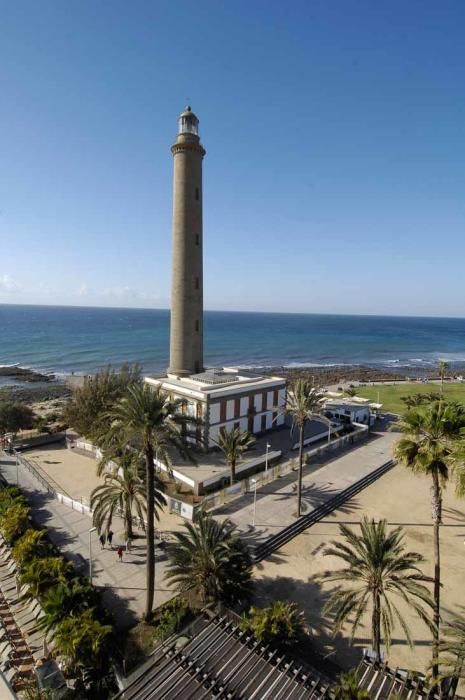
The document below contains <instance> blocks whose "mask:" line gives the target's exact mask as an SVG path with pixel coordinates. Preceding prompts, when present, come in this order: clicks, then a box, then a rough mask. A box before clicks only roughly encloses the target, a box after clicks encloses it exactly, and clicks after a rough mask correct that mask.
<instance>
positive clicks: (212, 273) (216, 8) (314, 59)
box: [0, 0, 465, 316]
mask: <svg viewBox="0 0 465 700" xmlns="http://www.w3.org/2000/svg"><path fill="white" fill-rule="evenodd" d="M464 29H465V2H463V0H454V1H452V0H442V1H441V2H438V1H435V2H431V1H430V0H419V1H417V0H409V1H408V2H405V0H389V1H388V0H380V1H379V2H373V0H369V1H368V0H367V1H365V0H356V1H355V0H330V1H328V0H305V1H302V2H301V1H300V0H292V1H290V2H282V0H279V1H277V0H254V1H253V2H250V0H249V1H247V2H246V1H243V0H234V2H223V1H220V2H219V1H218V0H211V1H210V0H198V1H197V2H192V0H191V1H190V2H184V1H183V0H176V2H168V1H166V2H165V1H163V2H162V1H159V2H157V1H155V0H150V1H148V2H144V1H142V0H134V1H133V2H127V0H124V1H120V0H112V2H100V1H98V0H93V1H90V0H79V1H78V2H61V1H59V0H56V1H54V2H51V1H49V0H41V1H40V2H36V0H31V1H26V0H21V1H20V2H13V1H12V0H11V1H10V2H3V3H2V7H1V21H0V84H1V86H2V96H1V100H0V144H1V146H0V244H1V248H0V303H1V302H4V303H46V304H52V303H58V304H60V303H62V304H78V305H102V306H156V307H167V306H168V304H169V289H170V245H171V239H170V236H171V234H170V227H171V175H172V162H171V154H170V150H169V149H170V145H171V143H172V142H173V140H174V137H175V132H176V118H177V115H178V113H179V112H180V111H181V110H182V108H183V107H184V105H185V103H186V102H187V100H189V101H190V102H191V104H192V107H193V109H194V111H195V112H196V113H197V115H198V116H199V118H200V129H201V137H202V142H203V144H204V146H205V148H206V149H207V156H206V158H205V161H204V241H205V261H204V263H205V306H206V308H210V309H235V310H264V311H267V310H270V311H299V312H300V311H301V312H327V313H380V314H382V313H386V314H419V315H459V316H463V315H465V310H464V307H463V299H464V298H465V275H464V272H463V270H464V262H465V167H464V164H465V42H464V40H463V34H464Z"/></svg>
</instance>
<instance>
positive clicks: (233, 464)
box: [230, 459, 236, 486]
mask: <svg viewBox="0 0 465 700" xmlns="http://www.w3.org/2000/svg"><path fill="white" fill-rule="evenodd" d="M230 467H231V486H232V485H233V484H234V482H235V481H236V460H235V459H232V460H231V463H230Z"/></svg>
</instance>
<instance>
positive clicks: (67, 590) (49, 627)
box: [37, 579, 100, 635]
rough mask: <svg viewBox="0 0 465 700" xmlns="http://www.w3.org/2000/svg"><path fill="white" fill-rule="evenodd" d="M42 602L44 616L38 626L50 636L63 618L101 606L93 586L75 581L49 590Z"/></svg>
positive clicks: (60, 584)
mask: <svg viewBox="0 0 465 700" xmlns="http://www.w3.org/2000/svg"><path fill="white" fill-rule="evenodd" d="M41 602H42V608H43V611H44V615H43V617H42V618H41V620H40V621H39V623H38V625H37V626H38V627H39V629H42V630H43V631H44V632H45V633H46V634H47V635H48V634H51V633H52V632H53V631H54V630H55V629H56V627H57V626H58V625H59V624H60V623H61V621H62V620H63V618H66V617H69V616H73V615H74V616H75V615H77V614H79V613H81V612H83V610H87V609H91V608H92V609H94V608H96V607H97V606H98V605H99V604H100V596H99V593H98V591H97V589H96V588H94V586H92V584H90V583H88V582H87V581H85V582H84V581H79V580H77V579H73V581H71V582H70V583H59V584H58V585H57V586H53V587H51V588H49V589H48V590H47V591H46V592H45V594H44V595H43V597H42V601H41Z"/></svg>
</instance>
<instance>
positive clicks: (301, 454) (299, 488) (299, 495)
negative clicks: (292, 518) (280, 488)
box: [297, 423, 305, 518]
mask: <svg viewBox="0 0 465 700" xmlns="http://www.w3.org/2000/svg"><path fill="white" fill-rule="evenodd" d="M304 428H305V423H302V424H301V426H300V440H299V478H298V480H297V517H298V518H300V516H301V514H302V513H301V509H302V472H303V465H304Z"/></svg>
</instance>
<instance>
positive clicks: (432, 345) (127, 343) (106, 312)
mask: <svg viewBox="0 0 465 700" xmlns="http://www.w3.org/2000/svg"><path fill="white" fill-rule="evenodd" d="M168 342H169V311H167V310H159V309H114V308H113V309H106V308H84V307H83V308H80V307H60V306H16V305H0V365H13V364H18V365H20V366H22V367H29V368H32V369H37V370H41V371H46V372H54V373H56V374H57V375H59V376H60V375H68V374H71V373H72V372H74V373H75V374H87V373H92V372H94V371H95V370H97V369H99V368H101V367H104V366H106V365H108V364H111V365H113V366H115V367H116V366H119V365H121V364H122V363H123V362H125V361H128V362H139V363H140V364H141V365H142V366H143V369H144V371H146V372H162V371H164V370H165V369H166V367H167V365H168ZM438 359H445V360H447V361H448V362H450V363H451V365H457V366H460V365H464V364H465V319H459V318H407V317H391V316H389V317H388V316H336V315H324V314H281V313H279V314H278V313H277V314H275V313H245V312H223V311H207V312H205V364H206V365H207V366H223V365H225V366H228V365H233V366H241V367H254V368H259V367H262V368H269V367H286V368H292V367H331V366H334V365H364V366H370V367H377V368H383V369H387V368H393V369H400V370H401V369H407V368H409V367H425V368H426V367H428V368H429V367H432V366H433V365H435V364H436V363H437V361H438Z"/></svg>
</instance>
